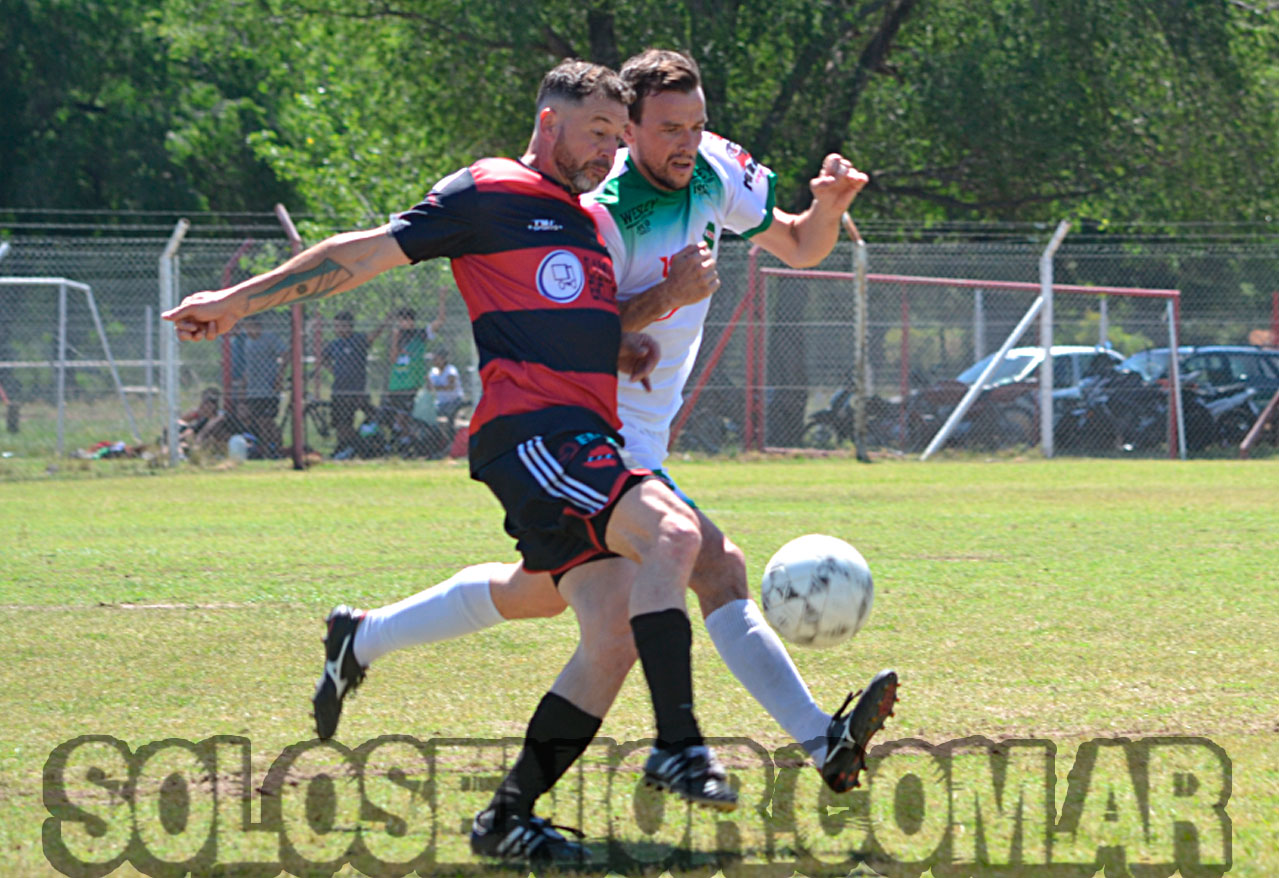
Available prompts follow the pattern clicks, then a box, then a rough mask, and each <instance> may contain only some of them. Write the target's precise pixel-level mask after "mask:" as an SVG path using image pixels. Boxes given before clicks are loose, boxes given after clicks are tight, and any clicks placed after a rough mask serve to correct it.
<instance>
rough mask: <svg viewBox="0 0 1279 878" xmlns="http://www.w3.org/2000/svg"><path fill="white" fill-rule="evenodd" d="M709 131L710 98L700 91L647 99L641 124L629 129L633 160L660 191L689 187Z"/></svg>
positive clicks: (661, 95) (675, 93) (671, 92)
mask: <svg viewBox="0 0 1279 878" xmlns="http://www.w3.org/2000/svg"><path fill="white" fill-rule="evenodd" d="M704 130H706V98H705V97H703V96H702V90H701V89H700V88H696V89H693V90H692V91H690V92H678V91H664V92H660V93H659V94H655V95H648V96H646V97H645V98H644V104H643V107H642V112H641V114H640V121H639V122H638V123H636V122H631V123H630V124H629V125H628V126H627V129H626V143H627V145H628V146H629V147H630V151H631V160H632V161H634V162H635V165H636V167H638V168H639V170H640V173H642V174H643V175H644V176H645V177H646V178H647V179H648V181H649V182H650V183H652V184H653V185H654V186H657V187H658V188H660V189H668V190H679V189H685V188H687V187H688V184H689V183H690V182H691V181H692V179H693V169H694V167H696V164H697V147H698V144H700V143H701V141H702V132H703V131H704Z"/></svg>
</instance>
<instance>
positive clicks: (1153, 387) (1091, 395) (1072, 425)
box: [1053, 369, 1217, 453]
mask: <svg viewBox="0 0 1279 878" xmlns="http://www.w3.org/2000/svg"><path fill="white" fill-rule="evenodd" d="M1168 396H1169V394H1168V388H1167V383H1166V382H1164V381H1154V382H1147V381H1145V380H1144V379H1143V378H1142V377H1141V375H1140V374H1138V373H1136V372H1131V371H1128V370H1127V369H1113V370H1108V371H1106V372H1104V373H1101V374H1098V375H1090V376H1088V377H1086V378H1084V379H1083V380H1081V381H1080V383H1079V398H1078V400H1076V401H1075V403H1074V404H1073V405H1069V406H1062V408H1063V409H1064V411H1061V412H1060V414H1058V416H1057V417H1056V418H1055V423H1054V425H1053V443H1054V445H1055V447H1056V448H1058V449H1060V450H1062V451H1121V452H1125V453H1131V452H1135V451H1150V450H1153V449H1155V448H1158V447H1160V446H1161V445H1163V444H1164V443H1165V442H1166V441H1167V438H1168ZM1181 408H1182V416H1183V417H1184V419H1185V433H1186V450H1187V451H1191V452H1194V451H1202V450H1203V449H1204V448H1206V447H1207V446H1208V445H1210V444H1212V443H1213V441H1215V437H1216V430H1217V426H1216V421H1215V419H1214V418H1213V415H1212V413H1211V412H1210V411H1209V410H1208V408H1207V406H1205V405H1204V404H1203V402H1202V401H1200V399H1199V398H1198V396H1197V395H1196V394H1195V393H1194V392H1193V391H1190V390H1189V389H1188V388H1183V390H1182V395H1181Z"/></svg>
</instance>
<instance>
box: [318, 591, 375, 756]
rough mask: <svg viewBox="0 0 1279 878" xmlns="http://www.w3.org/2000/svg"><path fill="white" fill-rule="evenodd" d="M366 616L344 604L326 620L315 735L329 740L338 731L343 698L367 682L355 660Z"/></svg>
mask: <svg viewBox="0 0 1279 878" xmlns="http://www.w3.org/2000/svg"><path fill="white" fill-rule="evenodd" d="M363 619H364V613H362V612H359V611H357V610H352V609H351V608H350V607H348V606H346V605H345V604H342V605H340V606H337V607H334V608H333V609H332V610H330V611H329V615H328V616H327V617H326V618H325V620H324V621H325V622H326V623H327V624H328V631H327V632H326V633H325V635H324V672H323V673H321V674H320V680H319V682H318V683H316V684H315V694H314V695H312V696H311V705H312V707H313V714H314V716H315V734H316V735H317V736H318V737H319V738H320V740H322V741H327V740H328V739H329V738H331V737H333V735H334V734H335V733H336V732H337V730H338V720H339V719H340V718H341V716H342V699H344V698H345V697H346V696H347V693H349V692H351V691H352V690H354V689H356V688H357V687H358V686H359V685H360V683H362V682H363V681H364V668H362V667H360V663H359V662H358V661H356V659H355V629H356V628H358V627H360V622H361V621H362V620H363Z"/></svg>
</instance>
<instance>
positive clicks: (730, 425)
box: [0, 214, 1279, 459]
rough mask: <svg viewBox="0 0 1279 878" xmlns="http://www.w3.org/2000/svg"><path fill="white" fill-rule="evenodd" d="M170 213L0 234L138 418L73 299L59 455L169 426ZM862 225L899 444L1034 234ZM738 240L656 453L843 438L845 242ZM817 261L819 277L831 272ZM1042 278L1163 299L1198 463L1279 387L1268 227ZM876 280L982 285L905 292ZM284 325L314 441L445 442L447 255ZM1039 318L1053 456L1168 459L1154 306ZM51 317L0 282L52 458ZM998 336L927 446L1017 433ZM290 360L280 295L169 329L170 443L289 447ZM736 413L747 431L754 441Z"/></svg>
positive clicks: (1101, 246) (13, 438)
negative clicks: (763, 247) (965, 407)
mask: <svg viewBox="0 0 1279 878" xmlns="http://www.w3.org/2000/svg"><path fill="white" fill-rule="evenodd" d="M169 229H170V227H166V226H164V225H159V224H155V223H153V224H150V225H145V224H139V225H136V226H131V227H126V226H121V225H120V224H119V223H117V224H114V225H110V226H100V227H69V226H66V225H63V226H58V225H56V224H53V223H49V224H44V223H39V224H36V223H31V224H27V225H25V226H23V225H21V224H17V225H14V226H12V227H9V228H5V229H3V230H0V232H2V233H3V234H4V235H5V236H6V237H5V240H6V241H7V243H8V244H9V245H10V246H9V248H8V251H7V252H6V254H5V255H4V257H3V258H2V259H0V276H3V277H6V278H66V279H69V280H72V281H76V282H77V283H80V284H85V285H88V287H90V288H91V289H92V292H93V298H94V301H95V302H96V304H97V307H98V310H99V312H100V314H101V318H102V323H103V328H104V331H105V334H106V337H107V341H108V343H109V348H110V352H111V355H112V359H114V361H115V364H116V366H117V371H118V374H119V376H120V383H121V384H122V385H123V387H124V391H125V396H126V398H127V400H128V406H129V408H130V409H131V411H132V413H133V415H134V420H135V421H136V423H137V424H138V429H139V434H140V439H141V441H140V442H138V441H136V440H134V439H133V437H132V436H131V429H130V426H129V419H128V418H127V417H126V416H125V412H124V410H123V409H124V407H123V406H122V405H121V403H120V399H119V393H118V390H117V389H116V387H115V386H114V382H113V381H112V377H111V371H110V369H109V368H108V366H107V357H106V355H105V352H104V350H103V345H102V344H101V341H100V339H99V337H98V333H97V330H96V327H95V324H94V321H93V319H92V315H91V313H90V312H89V309H88V307H87V304H86V301H85V298H84V297H83V296H78V295H72V296H70V297H68V306H67V313H66V319H65V334H66V336H65V337H66V351H67V355H66V360H67V362H66V366H65V372H64V373H63V375H64V380H65V398H66V403H65V411H64V416H65V419H66V453H69V454H73V455H80V456H111V455H115V454H130V453H140V446H141V447H145V448H148V449H150V450H152V451H158V449H159V448H160V447H161V446H162V445H163V444H164V443H165V442H166V440H167V437H166V436H165V423H166V421H165V404H164V396H163V394H162V392H161V387H160V383H161V376H162V371H161V369H160V362H159V356H160V355H159V351H160V350H161V346H160V344H159V339H160V335H159V334H160V333H162V332H167V331H170V330H169V328H168V327H167V325H162V321H161V320H160V319H159V313H158V312H159V305H160V299H159V286H158V262H159V258H160V255H161V253H162V251H163V249H164V246H165V243H166V241H167V237H168V231H169ZM863 231H864V233H866V235H867V238H868V245H867V254H868V260H869V269H870V273H871V281H870V283H869V285H868V295H867V307H868V311H867V320H866V329H865V332H866V342H867V352H868V358H867V372H868V374H867V376H866V377H867V385H868V388H869V393H870V396H869V399H868V400H867V402H866V406H867V420H866V426H867V433H866V435H865V436H864V437H862V442H861V445H862V447H863V448H866V449H870V450H872V451H874V450H880V451H885V452H898V453H912V452H918V451H920V450H921V449H922V447H923V446H924V445H925V444H926V443H927V442H928V441H929V439H930V438H931V437H932V436H934V435H935V434H936V430H937V429H938V427H939V426H940V423H942V422H943V421H944V420H945V418H946V417H947V416H948V414H949V413H950V412H951V411H953V409H954V406H955V404H956V402H957V397H958V396H961V395H962V393H963V390H964V389H965V388H966V386H967V384H966V383H965V381H964V380H963V379H964V378H965V376H967V378H968V380H969V381H971V379H972V378H973V377H974V372H973V369H974V365H975V364H978V363H979V362H980V361H982V359H983V358H985V357H988V356H989V355H990V354H992V353H993V352H995V351H996V350H997V349H998V348H999V347H1000V345H1001V344H1002V343H1003V342H1004V341H1005V339H1007V337H1008V336H1009V333H1010V332H1011V331H1012V330H1013V328H1014V327H1015V326H1017V324H1018V322H1019V321H1020V320H1022V319H1023V317H1024V316H1025V314H1026V312H1027V309H1028V308H1029V307H1030V306H1031V304H1032V302H1034V300H1035V298H1036V297H1037V295H1038V292H1037V290H1036V289H1027V290H1020V289H1017V290H1010V289H1003V288H1000V286H999V284H998V282H1017V283H1022V284H1027V285H1036V286H1037V284H1038V281H1039V268H1038V263H1039V257H1040V253H1041V251H1042V249H1043V246H1044V242H1045V241H1046V239H1047V234H1044V235H1042V236H1039V238H1035V237H1034V236H1030V237H1027V236H1022V239H1020V240H1016V239H1009V238H1011V237H1013V236H1008V237H1005V238H999V237H998V236H996V239H995V240H972V239H971V238H972V237H973V236H971V235H968V236H966V238H967V239H965V240H930V241H927V242H923V241H905V242H903V241H897V242H877V241H875V240H874V239H873V237H872V235H873V232H867V231H866V230H865V229H863ZM321 234H322V233H316V232H311V234H310V236H309V237H310V238H311V239H312V240H318V238H319V237H320V235H321ZM750 250H751V248H750V245H749V243H748V242H745V241H741V240H731V239H730V240H726V241H724V242H722V244H721V250H720V275H721V280H722V287H721V291H720V292H719V293H717V294H716V296H715V298H714V300H713V301H712V304H711V309H710V314H709V317H708V320H707V324H706V330H705V335H704V340H703V344H702V349H701V352H700V354H699V357H698V360H697V365H696V367H695V369H694V372H693V375H692V377H691V379H690V382H689V385H688V388H687V390H686V406H685V411H683V412H681V414H680V416H679V418H678V419H677V422H676V424H677V427H678V429H677V430H676V431H675V438H674V440H673V448H674V450H675V451H677V452H700V453H707V454H723V453H734V452H737V451H740V450H742V449H743V448H744V447H746V445H747V444H748V443H749V444H751V445H756V446H759V447H783V448H821V449H827V448H839V447H848V448H851V447H853V444H854V439H855V437H854V435H853V423H854V421H853V408H852V406H853V403H854V401H855V396H854V394H853V393H852V388H853V387H854V384H855V380H856V378H857V375H856V369H855V362H856V360H855V351H856V331H857V326H856V319H855V317H856V311H855V298H854V295H853V283H852V271H853V248H852V244H851V243H850V242H846V241H845V242H841V243H840V245H839V246H838V247H837V248H836V250H835V251H834V252H833V253H832V254H831V256H830V257H829V258H828V259H827V260H826V261H825V263H823V265H821V266H819V267H818V268H819V270H820V272H823V273H825V274H824V275H816V276H795V275H770V274H766V273H764V272H762V271H760V269H777V268H782V267H783V266H781V264H780V263H779V262H778V261H777V260H776V259H774V258H773V257H771V256H770V255H768V254H767V253H763V252H757V253H756V255H755V256H754V257H753V258H752V256H751V254H750ZM288 255H289V248H288V242H287V240H286V239H285V237H284V233H283V231H282V230H281V229H280V227H279V225H278V223H276V222H275V218H274V216H272V215H270V214H263V215H261V216H256V215H255V216H250V217H241V218H239V219H238V221H237V222H235V223H228V222H226V221H225V220H219V221H218V222H213V221H212V219H210V220H209V221H207V222H202V221H201V220H200V219H199V218H197V219H196V220H195V222H194V223H193V225H192V228H191V230H190V232H189V233H188V235H187V237H186V238H185V239H184V240H183V241H182V244H181V247H180V249H179V294H180V295H187V294H190V293H192V292H196V291H198V290H203V289H217V288H220V287H223V286H226V285H227V284H229V283H234V282H237V281H239V280H242V279H244V278H245V277H248V276H251V275H252V274H254V273H257V272H260V271H263V270H266V269H267V268H270V267H273V266H274V265H277V264H279V263H280V262H281V261H283V260H284V259H285V258H287V256H288ZM753 269H754V270H753ZM832 273H838V274H839V275H840V276H826V275H830V274H832ZM1054 273H1055V281H1056V283H1058V284H1075V285H1084V286H1111V287H1137V288H1158V289H1173V290H1179V291H1180V312H1179V318H1180V319H1179V324H1178V328H1179V334H1180V344H1181V345H1182V351H1181V358H1182V362H1183V363H1184V366H1183V369H1182V372H1183V379H1184V381H1183V387H1184V390H1183V394H1182V402H1183V405H1184V406H1185V407H1186V413H1185V416H1184V423H1185V428H1186V430H1187V435H1186V445H1187V447H1188V450H1189V451H1190V452H1191V453H1196V454H1207V453H1212V450H1213V449H1225V452H1223V453H1235V452H1236V451H1237V448H1238V445H1239V443H1240V442H1241V441H1242V438H1243V436H1244V435H1245V434H1246V432H1247V430H1248V429H1249V428H1251V426H1252V425H1254V424H1256V423H1257V420H1258V419H1257V416H1258V415H1259V414H1260V413H1261V410H1262V408H1263V407H1264V406H1265V404H1266V403H1267V402H1268V401H1269V400H1270V398H1271V397H1272V396H1273V395H1274V394H1275V393H1276V391H1279V350H1276V348H1275V347H1274V344H1275V342H1276V338H1275V331H1276V327H1275V321H1276V319H1277V318H1276V310H1279V303H1277V298H1279V249H1277V248H1276V247H1275V246H1274V241H1273V240H1265V241H1230V240H1216V239H1200V238H1197V237H1194V236H1191V235H1187V236H1185V237H1184V238H1178V239H1175V240H1159V241H1136V242H1134V241H1125V242H1123V243H1119V244H1115V243H1110V242H1107V241H1105V240H1103V239H1101V238H1099V237H1098V236H1092V237H1083V238H1080V239H1077V240H1072V239H1071V238H1069V237H1068V238H1067V239H1066V242H1065V244H1063V246H1062V247H1061V249H1060V250H1059V251H1058V253H1057V254H1056V258H1055V260H1054ZM886 275H906V276H911V277H931V278H961V279H968V280H969V281H986V282H989V283H990V286H989V287H983V286H981V285H976V286H974V285H966V286H958V285H953V284H947V283H944V282H937V283H931V284H921V283H905V282H899V281H894V280H891V279H885V278H884V276H886ZM752 296H754V297H755V298H753V299H751V297H752ZM748 300H749V301H748ZM406 310H407V311H408V312H411V317H409V316H408V315H407V314H406V313H405V312H406ZM305 315H306V316H305V322H304V325H303V327H302V333H301V351H300V354H301V360H302V363H303V367H304V380H305V382H306V384H305V394H304V398H305V403H304V405H305V409H306V410H305V413H304V420H305V423H306V426H307V434H306V445H307V447H308V449H309V450H311V451H313V452H314V453H316V454H320V455H325V456H332V455H336V456H338V457H353V456H380V455H386V454H401V455H410V456H422V457H438V456H442V455H444V454H446V453H448V452H449V451H450V450H451V449H453V450H455V449H456V448H457V447H458V433H459V432H462V431H463V427H464V424H465V420H466V414H467V412H468V411H469V406H470V405H472V404H473V403H474V401H475V400H476V399H477V398H478V394H479V390H480V388H479V386H478V373H477V365H478V364H477V362H476V356H475V352H474V347H473V343H472V341H471V335H470V327H469V321H468V318H467V314H466V309H465V306H464V305H463V303H462V301H461V299H460V297H459V296H458V294H457V291H456V288H455V287H454V285H453V283H452V279H451V275H450V273H449V269H448V266H447V264H445V263H444V262H441V261H436V262H434V263H426V264H422V265H419V266H414V267H412V268H409V269H401V270H397V271H395V272H390V273H388V274H387V275H384V276H382V277H379V278H377V279H376V280H374V281H372V282H370V283H369V284H367V285H366V286H365V287H363V288H362V289H360V290H359V291H356V292H354V293H349V294H346V295H342V296H338V297H335V298H333V299H329V300H324V301H321V302H318V303H312V304H308V305H307V306H306V308H305ZM339 317H349V321H347V320H339V319H338V318H339ZM1053 318H1054V319H1053V330H1052V333H1053V345H1054V353H1056V352H1057V350H1058V349H1057V346H1070V347H1069V348H1066V347H1062V348H1061V349H1060V350H1061V354H1060V355H1058V356H1054V367H1053V368H1054V381H1053V384H1054V390H1055V393H1054V402H1053V419H1054V427H1053V430H1052V434H1053V436H1054V438H1055V439H1056V441H1055V442H1054V445H1055V451H1056V453H1065V454H1112V453H1120V454H1148V455H1151V456H1167V455H1168V453H1169V451H1170V447H1169V431H1168V416H1167V410H1168V408H1169V405H1170V402H1169V401H1170V399H1171V395H1170V393H1169V389H1168V382H1167V380H1166V377H1165V376H1164V375H1163V372H1164V371H1166V368H1167V358H1166V353H1165V354H1163V355H1162V359H1161V355H1160V354H1159V352H1158V349H1160V348H1165V349H1166V348H1167V346H1168V337H1169V336H1168V329H1169V327H1168V319H1167V309H1166V306H1165V300H1163V299H1148V298H1137V297H1132V296H1122V295H1110V296H1106V297H1104V298H1103V297H1097V296H1089V295H1071V294H1059V295H1057V296H1056V297H1055V301H1054V308H1053ZM59 332H60V323H59V313H58V305H57V296H56V293H51V292H50V289H49V288H48V287H37V286H32V285H24V284H22V283H20V282H9V283H5V284H2V285H0V403H3V404H5V405H6V431H7V432H5V433H4V434H2V436H0V440H2V441H0V445H2V446H3V447H2V448H0V451H3V452H5V453H8V454H10V455H18V456H27V457H45V456H52V455H54V454H55V452H56V436H57V430H56V423H57V414H58V413H57V393H56V390H57V382H58V373H59V369H58V365H59V363H58V341H59ZM1226 346H1233V348H1228V347H1226ZM1016 348H1017V351H1016V354H1017V355H1016V356H1014V357H1013V358H1012V359H1011V360H1010V361H1009V362H1008V363H1006V364H1005V365H1004V366H1003V367H1000V371H998V372H996V377H997V383H998V386H996V387H993V388H991V389H989V390H986V391H984V392H983V393H982V394H981V395H980V396H979V397H978V402H977V403H975V404H974V406H973V408H972V409H971V410H970V412H969V415H968V416H967V417H966V418H965V419H964V420H963V421H961V422H959V423H957V425H956V428H955V431H954V433H953V434H952V438H951V440H950V441H949V443H948V447H958V448H973V449H979V450H982V451H992V450H998V449H1025V448H1028V447H1031V446H1034V445H1036V444H1037V443H1038V441H1039V436H1040V429H1041V428H1040V423H1039V422H1040V411H1039V403H1038V395H1037V393H1036V390H1037V376H1038V372H1037V371H1036V370H1035V369H1034V368H1033V365H1034V364H1033V362H1032V361H1033V360H1035V357H1036V354H1042V343H1041V339H1040V329H1039V324H1038V321H1034V322H1032V323H1031V324H1030V326H1029V328H1028V329H1027V331H1026V332H1025V333H1024V334H1023V335H1022V337H1021V338H1020V339H1018V340H1017V342H1016ZM1152 351H1153V353H1152ZM1143 352H1145V353H1144V355H1143ZM292 355H293V350H292V327H291V325H290V318H289V313H288V311H287V310H285V309H281V310H278V311H274V312H268V313H266V314H264V315H263V316H262V319H261V321H260V325H259V326H258V327H251V326H242V327H241V328H238V329H237V331H236V332H235V333H233V335H232V336H231V337H229V338H228V339H226V340H223V341H216V342H206V343H195V344H183V345H180V346H179V356H180V369H179V372H178V375H179V409H180V411H181V413H182V414H183V415H185V416H186V418H185V420H186V422H187V423H188V424H189V425H190V426H191V427H192V428H193V429H192V430H191V432H190V433H189V434H187V435H185V436H184V437H183V440H182V441H183V449H184V452H185V453H187V454H188V455H190V456H191V457H198V458H205V459H216V458H218V457H220V456H221V455H223V454H226V453H227V448H228V441H229V440H231V438H232V437H233V436H247V437H249V438H248V441H247V443H246V446H247V451H248V453H250V454H252V455H260V456H275V455H282V454H284V453H285V451H286V450H287V448H288V446H290V445H291V444H292V442H293V435H292V430H291V426H290V424H291V414H292V413H291V394H290V392H289V390H290V382H291V380H292V379H291V376H292V368H291V363H292ZM436 355H439V358H438V359H437V357H436ZM1133 355H1139V356H1138V357H1137V359H1136V360H1132V361H1129V363H1128V365H1129V366H1131V367H1133V368H1136V369H1138V370H1139V374H1140V379H1139V380H1135V379H1133V378H1132V377H1131V375H1129V376H1127V377H1125V378H1124V379H1123V380H1119V379H1117V378H1116V377H1115V375H1114V374H1112V373H1113V370H1111V369H1103V368H1102V367H1103V366H1110V365H1113V364H1117V363H1118V362H1120V361H1122V360H1125V359H1126V358H1128V357H1131V356H1133ZM1028 363H1029V364H1030V367H1029V368H1024V369H1023V368H1014V366H1015V365H1016V366H1021V367H1025V366H1027V364H1028ZM1161 363H1162V364H1163V365H1162V366H1161V365H1160V364H1161ZM1187 367H1188V368H1187ZM433 370H434V371H433ZM454 372H456V377H453V373H454ZM1161 378H1164V381H1163V384H1162V385H1161V384H1160V383H1159V381H1160V379H1161ZM694 399H695V402H694ZM690 403H692V404H690ZM749 419H754V420H753V421H751V423H754V424H757V430H756V431H755V432H754V433H752V430H751V428H750V427H749V426H748V420H749ZM1274 433H1275V430H1274V428H1273V426H1271V427H1269V428H1267V429H1266V430H1264V431H1262V433H1261V434H1260V435H1261V436H1262V438H1263V440H1264V439H1270V442H1271V444H1273V438H1271V437H1273V436H1274ZM231 444H232V445H233V446H234V445H235V443H234V442H232V443H231ZM1263 447H1264V446H1263Z"/></svg>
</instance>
